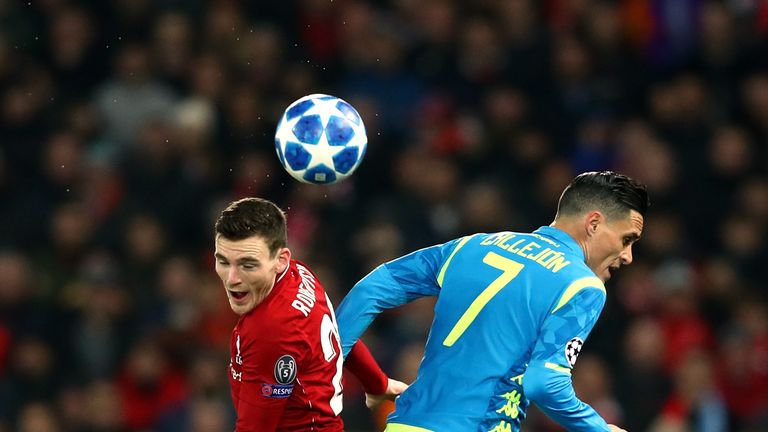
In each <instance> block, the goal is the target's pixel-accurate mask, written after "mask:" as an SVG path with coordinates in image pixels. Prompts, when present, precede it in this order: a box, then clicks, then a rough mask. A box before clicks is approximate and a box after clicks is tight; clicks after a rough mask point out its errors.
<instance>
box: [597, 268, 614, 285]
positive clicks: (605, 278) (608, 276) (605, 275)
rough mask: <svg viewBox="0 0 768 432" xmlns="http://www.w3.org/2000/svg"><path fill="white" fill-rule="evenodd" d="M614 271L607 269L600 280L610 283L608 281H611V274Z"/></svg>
mask: <svg viewBox="0 0 768 432" xmlns="http://www.w3.org/2000/svg"><path fill="white" fill-rule="evenodd" d="M612 271H613V270H612V269H611V268H610V267H608V268H606V269H605V270H604V271H603V274H601V275H600V279H602V280H603V282H606V281H608V279H610V278H611V276H612V274H611V272H612Z"/></svg>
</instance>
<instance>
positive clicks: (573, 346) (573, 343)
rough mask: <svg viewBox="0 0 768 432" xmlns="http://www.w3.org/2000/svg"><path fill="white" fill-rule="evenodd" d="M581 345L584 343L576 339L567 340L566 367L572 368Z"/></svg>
mask: <svg viewBox="0 0 768 432" xmlns="http://www.w3.org/2000/svg"><path fill="white" fill-rule="evenodd" d="M583 345H584V341H583V340H581V338H578V337H575V338H573V339H571V340H569V341H568V343H567V344H566V345H565V359H566V360H568V365H569V366H570V367H573V365H575V364H576V359H577V358H578V357H579V353H580V352H581V347H582V346H583Z"/></svg>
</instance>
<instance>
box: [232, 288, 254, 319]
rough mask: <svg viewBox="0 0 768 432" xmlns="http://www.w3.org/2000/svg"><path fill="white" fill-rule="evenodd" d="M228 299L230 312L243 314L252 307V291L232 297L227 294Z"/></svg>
mask: <svg viewBox="0 0 768 432" xmlns="http://www.w3.org/2000/svg"><path fill="white" fill-rule="evenodd" d="M227 297H228V299H229V307H230V308H232V312H234V313H236V314H238V315H243V314H246V313H248V312H250V311H251V309H253V306H254V305H253V293H250V292H249V293H247V294H245V296H242V297H239V298H237V297H234V296H232V295H231V294H230V295H228V296H227Z"/></svg>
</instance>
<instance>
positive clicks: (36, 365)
mask: <svg viewBox="0 0 768 432" xmlns="http://www.w3.org/2000/svg"><path fill="white" fill-rule="evenodd" d="M316 92H324V93H329V94H334V95H337V96H340V97H342V98H344V99H346V100H347V101H349V102H350V103H352V104H353V105H354V106H355V107H356V108H357V109H358V110H359V111H360V112H361V114H362V116H363V118H364V119H365V122H366V126H367V129H368V132H369V151H368V154H367V156H366V158H365V160H364V161H363V164H362V166H361V167H360V169H359V170H358V171H357V173H355V175H354V176H353V177H352V178H351V179H349V180H347V181H345V182H344V183H341V184H339V185H337V186H334V187H327V188H323V187H312V186H308V185H302V184H299V183H297V182H296V181H294V180H291V179H290V178H289V177H288V176H287V175H286V174H285V173H284V172H283V171H282V170H281V169H280V166H279V164H278V161H277V158H276V156H275V152H274V144H273V136H272V135H273V131H274V127H275V123H276V120H277V119H278V118H279V115H280V114H281V112H282V110H283V109H284V108H285V107H286V106H287V105H288V104H289V103H290V102H291V101H293V100H294V99H296V98H298V97H300V96H303V95H305V94H309V93H316ZM595 169H614V170H617V171H621V172H624V173H626V174H630V175H632V176H635V177H637V178H639V179H641V180H642V181H644V182H645V183H647V184H648V185H649V188H650V190H651V193H652V195H651V196H652V200H653V207H652V211H651V213H650V214H649V215H648V217H647V224H646V232H645V235H644V238H643V240H642V241H641V242H640V243H639V244H638V247H637V251H636V259H635V264H633V265H632V266H631V267H629V268H627V269H625V270H623V272H621V274H620V275H619V276H618V277H616V278H615V280H612V281H611V282H610V283H609V287H608V289H609V300H608V304H607V306H606V309H605V311H604V312H603V316H602V318H601V320H600V321H599V323H598V325H597V327H596V328H595V331H594V332H593V334H592V336H591V338H590V340H589V341H588V342H587V344H586V347H585V351H584V353H583V354H582V356H581V359H580V361H579V363H578V366H577V367H576V371H575V375H574V382H575V386H576V388H577V392H578V394H579V395H580V396H581V397H582V398H583V399H584V400H585V401H587V402H589V403H591V404H592V405H593V406H595V407H596V408H597V410H598V411H599V412H600V413H601V414H602V415H603V416H604V417H605V418H606V419H608V420H609V422H613V423H618V424H621V425H624V426H625V427H626V428H627V429H628V430H630V431H631V432H637V431H646V430H651V431H670V432H671V431H707V432H709V431H712V432H715V431H726V430H729V431H742V432H746V431H748V432H754V431H766V430H768V311H767V309H768V304H767V303H766V282H768V278H767V276H768V265H766V264H765V263H766V259H768V243H767V242H766V236H765V231H766V228H767V225H768V177H767V176H766V175H767V174H768V2H766V1H763V0H727V1H704V0H667V1H664V0H621V1H619V0H616V1H605V0H544V1H536V0H474V1H470V0H466V1H450V0H283V1H250V2H234V1H203V0H113V1H99V0H91V1H67V0H24V1H22V0H0V431H2V432H7V431H22V432H55V431H76V432H85V431H88V432H111V431H158V432H170V431H195V432H208V431H216V432H219V431H225V430H231V428H232V427H231V425H232V410H231V407H230V399H229V394H228V391H229V389H228V383H227V378H226V369H225V368H226V365H227V362H228V352H227V340H228V337H229V334H230V331H231V328H232V325H233V324H234V322H235V317H234V316H233V314H232V313H231V311H230V310H229V308H228V305H227V304H226V301H225V296H224V295H223V293H222V292H221V288H220V286H219V282H217V281H216V279H215V275H214V273H213V271H212V269H213V262H212V256H211V248H212V228H211V226H212V222H213V218H214V216H215V215H216V214H217V213H218V212H219V211H220V210H221V209H222V208H223V206H224V205H225V204H226V203H227V202H228V201H229V200H232V199H235V198H238V197H242V196H250V195H255V196H262V197H266V198H269V199H272V200H274V201H276V202H278V203H279V204H280V205H281V206H283V207H284V208H285V209H287V212H288V218H289V229H290V233H289V236H290V246H291V247H292V249H293V250H294V253H295V256H297V257H298V258H300V259H302V260H303V261H306V262H307V263H309V264H310V265H311V266H312V267H313V268H314V269H315V270H316V271H317V272H318V273H319V275H320V277H321V279H322V280H323V281H324V284H325V286H326V288H327V289H328V290H329V292H330V294H331V297H332V298H333V300H334V301H335V302H336V304H338V302H339V301H340V300H341V298H342V297H343V295H344V294H345V292H346V291H347V290H348V289H349V288H350V287H351V286H352V284H353V283H354V281H355V280H356V279H358V278H359V277H361V276H362V275H364V274H365V273H366V272H367V271H369V270H370V269H372V268H373V267H374V266H376V265H377V264H379V263H381V262H383V261H385V260H387V259H390V258H393V257H396V256H398V255H399V254H402V253H404V252H407V251H410V250H412V249H414V248H419V247H422V246H427V245H430V244H434V243H437V242H442V241H445V240H448V239H451V238H453V237H456V236H460V235H463V234H467V233H471V232H476V231H491V230H500V229H512V230H530V229H533V228H536V227H538V226H540V225H547V224H549V222H550V221H551V219H552V216H553V214H554V208H555V204H556V200H557V198H558V195H559V192H560V190H561V188H562V187H563V186H564V185H565V184H566V183H567V181H568V180H569V179H570V178H571V177H572V176H573V175H574V174H576V173H578V172H581V171H585V170H595ZM430 307H431V303H430V302H429V301H420V302H417V303H415V304H412V305H410V306H408V307H405V308H402V309H400V310H398V311H395V312H393V313H389V314H387V315H385V316H383V317H381V318H380V319H379V320H378V322H377V323H376V325H375V326H374V327H373V328H372V330H371V331H370V332H369V333H368V335H367V338H366V340H367V342H368V343H369V345H370V346H371V348H372V350H373V351H374V352H375V353H376V355H377V357H378V358H379V360H380V361H381V362H382V364H383V365H384V367H385V370H386V371H387V372H389V373H390V374H391V375H392V376H394V377H397V378H400V379H402V380H411V379H413V377H414V373H415V368H416V366H417V364H418V361H419V358H420V356H421V349H422V345H423V342H424V339H425V334H426V329H427V328H428V326H429V324H430V319H431V311H430ZM346 389H347V393H346V397H345V400H346V402H347V403H346V408H345V411H344V418H345V420H346V422H347V425H348V430H349V431H352V432H354V431H371V430H378V429H376V428H377V426H376V425H375V421H379V422H380V421H381V418H382V416H383V413H377V415H376V416H371V415H370V414H369V413H368V412H367V411H366V410H365V408H364V406H363V405H362V395H361V393H360V388H359V385H358V384H357V383H356V382H355V381H354V380H353V379H350V380H349V381H348V382H347V386H346ZM457 391H461V387H460V385H459V384H457ZM374 419H377V420H374ZM525 430H526V431H552V430H557V428H556V427H555V426H554V425H552V424H551V423H549V422H548V421H547V420H546V419H545V418H543V417H542V416H541V415H540V414H537V413H535V412H534V413H532V414H531V418H530V420H529V421H528V422H527V423H526V427H525Z"/></svg>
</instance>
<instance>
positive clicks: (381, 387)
mask: <svg viewBox="0 0 768 432" xmlns="http://www.w3.org/2000/svg"><path fill="white" fill-rule="evenodd" d="M344 367H346V368H347V369H348V370H349V371H350V372H352V373H353V374H354V375H355V377H357V379H358V380H359V381H360V383H361V384H362V385H363V390H365V392H366V393H370V394H374V395H380V394H384V393H385V392H386V391H387V385H388V384H389V377H387V374H385V373H384V371H382V370H381V367H380V366H379V364H378V363H377V362H376V359H374V358H373V355H372V354H371V351H370V350H368V347H367V346H365V344H364V343H363V341H361V340H358V341H357V342H356V343H355V345H354V346H353V347H352V350H350V351H349V354H348V355H347V358H346V359H345V360H344Z"/></svg>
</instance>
